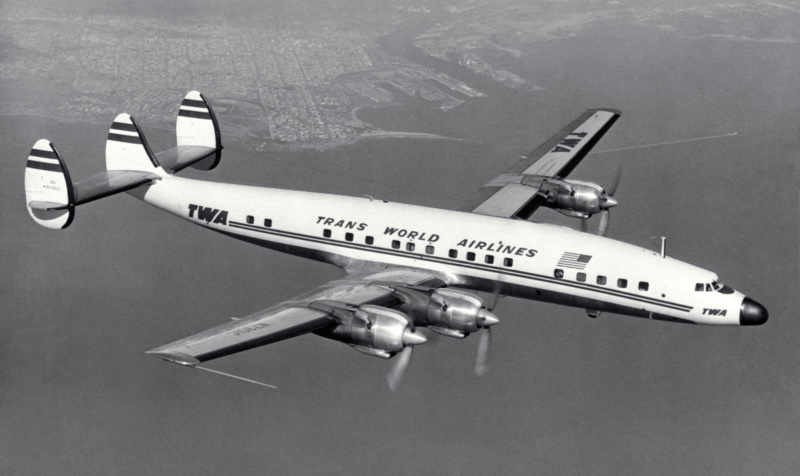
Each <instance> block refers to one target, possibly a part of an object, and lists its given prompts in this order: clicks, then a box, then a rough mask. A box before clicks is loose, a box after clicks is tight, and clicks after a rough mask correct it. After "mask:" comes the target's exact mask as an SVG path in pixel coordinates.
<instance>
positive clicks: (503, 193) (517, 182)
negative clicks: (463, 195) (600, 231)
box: [462, 109, 620, 220]
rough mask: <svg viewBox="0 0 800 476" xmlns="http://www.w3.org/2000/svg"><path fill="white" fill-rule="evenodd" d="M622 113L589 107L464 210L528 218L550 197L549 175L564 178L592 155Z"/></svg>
mask: <svg viewBox="0 0 800 476" xmlns="http://www.w3.org/2000/svg"><path fill="white" fill-rule="evenodd" d="M619 116H620V112H619V111H616V110H614V109H590V110H588V111H586V112H584V113H583V114H581V116H580V117H578V118H577V119H575V120H574V121H572V122H571V123H569V124H568V125H567V126H566V127H564V128H563V129H561V130H560V131H559V132H558V133H557V134H555V135H554V136H553V137H551V138H550V139H548V140H547V142H545V143H544V144H542V145H541V146H539V147H538V148H536V150H534V151H533V152H531V153H530V154H528V155H527V156H524V157H522V159H521V160H520V161H519V162H517V163H516V164H515V165H514V166H513V167H511V168H510V169H508V170H506V171H505V173H503V174H501V175H499V176H497V177H495V178H494V179H493V180H492V181H491V182H489V183H487V184H486V185H484V186H483V188H481V189H480V190H478V192H476V193H475V195H473V196H472V198H471V199H470V200H469V201H468V202H467V204H466V205H465V206H464V207H462V210H464V211H469V212H472V213H477V214H478V215H490V216H497V217H503V218H521V219H525V220H527V219H528V218H529V217H530V216H531V215H532V214H533V212H534V211H536V209H537V208H538V207H539V206H540V205H542V204H543V203H544V202H545V201H546V200H547V196H546V194H544V193H541V192H540V187H541V185H542V183H543V181H546V180H547V179H548V178H552V179H563V178H566V177H567V175H569V173H570V172H572V170H573V169H575V167H577V166H578V164H579V163H580V162H581V160H583V158H584V157H586V156H587V155H588V154H589V151H591V149H592V147H594V146H595V144H597V142H598V141H599V140H600V139H601V138H602V137H603V135H604V134H605V133H606V132H607V131H608V129H610V128H611V126H612V125H614V122H616V120H617V119H618V118H619Z"/></svg>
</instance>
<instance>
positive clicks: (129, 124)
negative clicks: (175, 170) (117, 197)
mask: <svg viewBox="0 0 800 476" xmlns="http://www.w3.org/2000/svg"><path fill="white" fill-rule="evenodd" d="M160 168H161V166H160V165H159V163H158V160H156V156H155V155H154V154H153V151H152V150H151V149H150V145H148V143H147V140H146V139H145V138H144V134H142V130H141V129H140V128H139V125H138V124H136V121H135V120H134V119H133V118H132V117H131V116H130V115H128V114H120V115H119V116H117V117H116V118H115V119H114V123H113V124H111V130H109V131H108V140H106V170H139V171H145V172H154V171H155V169H160Z"/></svg>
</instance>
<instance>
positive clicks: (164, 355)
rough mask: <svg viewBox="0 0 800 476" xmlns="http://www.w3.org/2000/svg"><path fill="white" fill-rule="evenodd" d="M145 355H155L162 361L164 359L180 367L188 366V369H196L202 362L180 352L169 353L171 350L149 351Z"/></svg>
mask: <svg viewBox="0 0 800 476" xmlns="http://www.w3.org/2000/svg"><path fill="white" fill-rule="evenodd" d="M145 354H150V355H154V356H156V357H158V358H160V359H164V360H166V361H167V362H172V363H175V364H179V365H186V366H188V367H194V366H195V365H197V364H199V363H200V361H199V360H197V359H195V358H194V357H192V356H191V355H186V354H182V353H180V352H175V351H169V350H158V349H153V350H148V351H147V352H145Z"/></svg>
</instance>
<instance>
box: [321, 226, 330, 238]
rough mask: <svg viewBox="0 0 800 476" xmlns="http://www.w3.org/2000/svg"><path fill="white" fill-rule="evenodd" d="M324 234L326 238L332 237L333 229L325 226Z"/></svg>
mask: <svg viewBox="0 0 800 476" xmlns="http://www.w3.org/2000/svg"><path fill="white" fill-rule="evenodd" d="M322 236H324V237H325V238H330V237H331V230H329V229H328V228H325V229H324V230H322Z"/></svg>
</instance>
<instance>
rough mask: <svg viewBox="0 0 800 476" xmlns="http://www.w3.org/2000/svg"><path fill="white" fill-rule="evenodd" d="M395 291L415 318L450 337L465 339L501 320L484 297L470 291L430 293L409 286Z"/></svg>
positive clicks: (446, 290)
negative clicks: (493, 312) (487, 308)
mask: <svg viewBox="0 0 800 476" xmlns="http://www.w3.org/2000/svg"><path fill="white" fill-rule="evenodd" d="M395 292H396V293H397V294H398V295H399V296H400V297H401V299H403V301H404V304H403V306H402V307H401V309H403V310H404V311H406V312H408V313H409V314H410V315H412V316H414V318H415V322H417V323H419V324H420V325H424V326H426V327H428V328H429V329H430V330H432V331H434V332H437V333H439V334H443V335H446V336H449V337H457V338H460V339H463V338H464V337H466V336H467V335H469V334H470V333H472V332H477V331H478V329H481V328H483V327H488V326H491V325H493V324H496V323H497V322H498V320H497V318H496V317H495V316H494V314H492V313H491V312H489V311H488V310H486V306H485V305H484V302H483V299H481V298H480V297H478V296H476V295H474V294H471V293H468V292H464V291H458V290H455V289H447V288H445V289H436V290H434V291H433V292H432V293H430V294H428V293H423V292H421V291H418V290H412V289H406V288H397V289H396V290H395Z"/></svg>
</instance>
